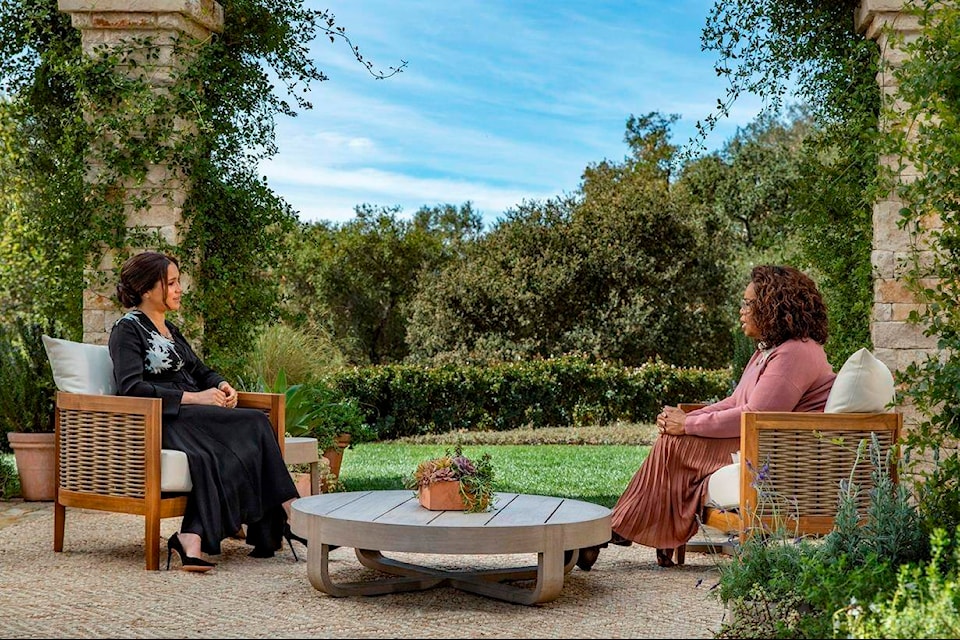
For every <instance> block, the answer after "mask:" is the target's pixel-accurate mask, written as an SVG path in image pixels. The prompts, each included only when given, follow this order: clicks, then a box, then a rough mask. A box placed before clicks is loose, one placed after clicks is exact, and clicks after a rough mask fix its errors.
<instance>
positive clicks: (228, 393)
mask: <svg viewBox="0 0 960 640" xmlns="http://www.w3.org/2000/svg"><path fill="white" fill-rule="evenodd" d="M217 389H219V390H220V391H222V392H223V393H224V396H225V402H226V404H224V405H223V406H225V407H226V408H228V409H233V408H234V407H236V406H237V400H238V399H239V396H238V395H237V390H236V389H234V388H233V385H231V384H230V383H229V382H227V381H226V380H224V381H223V382H221V383H220V385H219V386H218V387H217Z"/></svg>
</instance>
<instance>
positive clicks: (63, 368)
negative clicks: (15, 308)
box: [43, 336, 117, 395]
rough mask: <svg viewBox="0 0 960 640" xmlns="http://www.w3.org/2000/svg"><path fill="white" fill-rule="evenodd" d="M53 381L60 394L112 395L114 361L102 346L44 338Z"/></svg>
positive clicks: (115, 389) (114, 389)
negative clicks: (63, 392)
mask: <svg viewBox="0 0 960 640" xmlns="http://www.w3.org/2000/svg"><path fill="white" fill-rule="evenodd" d="M43 346H44V348H45V349H46V350H47V357H48V358H49V359H50V368H51V369H52V370H53V381H54V382H55V383H56V384H57V389H59V390H60V391H68V392H70V393H90V394H97V395H113V394H114V393H116V391H117V387H116V385H115V384H114V382H113V360H111V359H110V350H109V349H107V347H106V346H105V345H100V344H84V343H82V342H71V341H70V340H61V339H59V338H51V337H50V336H43Z"/></svg>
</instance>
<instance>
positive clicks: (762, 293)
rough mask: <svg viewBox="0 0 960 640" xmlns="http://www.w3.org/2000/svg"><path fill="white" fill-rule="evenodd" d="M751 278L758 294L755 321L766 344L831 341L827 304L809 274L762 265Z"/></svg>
mask: <svg viewBox="0 0 960 640" xmlns="http://www.w3.org/2000/svg"><path fill="white" fill-rule="evenodd" d="M750 281H751V282H752V283H753V288H754V291H755V292H756V296H757V301H756V303H754V305H753V307H752V308H751V312H752V314H753V316H752V317H753V322H754V323H755V324H756V325H757V329H758V330H759V331H760V336H761V338H760V340H761V342H763V343H764V344H765V346H767V347H775V346H777V345H778V344H782V343H784V342H786V341H787V340H794V339H804V340H806V339H810V340H815V341H817V342H818V343H820V344H824V343H825V342H826V341H827V306H826V305H825V304H824V302H823V296H821V295H820V290H819V289H817V285H816V284H814V282H813V280H811V279H810V277H809V276H807V275H806V274H804V273H803V272H801V271H799V270H797V269H794V268H793V267H780V266H774V265H758V266H756V267H754V268H753V270H752V271H751V272H750Z"/></svg>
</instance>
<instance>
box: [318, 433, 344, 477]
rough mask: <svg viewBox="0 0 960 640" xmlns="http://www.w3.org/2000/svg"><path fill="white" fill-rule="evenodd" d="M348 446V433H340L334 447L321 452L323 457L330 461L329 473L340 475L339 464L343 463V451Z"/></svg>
mask: <svg viewBox="0 0 960 640" xmlns="http://www.w3.org/2000/svg"><path fill="white" fill-rule="evenodd" d="M349 446H350V434H349V433H341V434H340V435H339V436H337V439H336V447H331V448H330V449H326V450H324V452H323V457H324V458H326V459H327V461H328V462H329V463H330V473H332V474H333V475H335V476H337V477H338V478H339V477H340V465H341V464H342V463H343V452H344V450H345V449H346V448H347V447H349Z"/></svg>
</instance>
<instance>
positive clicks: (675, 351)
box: [409, 113, 730, 366]
mask: <svg viewBox="0 0 960 640" xmlns="http://www.w3.org/2000/svg"><path fill="white" fill-rule="evenodd" d="M674 119H675V118H664V117H662V116H660V115H659V114H655V113H654V114H649V115H648V116H645V117H643V118H635V117H632V116H631V118H630V119H629V120H628V126H627V134H626V136H625V139H626V141H627V143H628V145H629V146H630V148H631V149H632V151H633V155H632V156H631V157H629V158H628V159H627V160H626V161H624V162H623V163H615V162H610V161H603V162H600V163H598V164H597V165H594V166H591V167H588V168H587V170H586V171H585V173H584V179H583V183H582V185H581V188H580V190H579V192H578V193H577V194H575V195H573V196H567V197H560V198H555V199H552V200H548V201H545V202H529V203H524V204H521V205H519V206H518V207H516V208H515V209H512V210H510V211H508V212H507V213H506V216H505V217H504V218H503V219H501V220H500V221H498V223H497V224H496V225H495V226H494V228H493V229H491V231H490V232H489V233H487V234H486V235H485V236H483V237H482V238H480V239H479V240H478V241H477V242H476V243H474V244H471V245H469V246H468V247H467V248H466V252H465V256H464V259H463V260H462V261H458V262H455V263H450V264H449V265H447V267H446V268H445V269H444V270H443V271H442V272H440V273H438V274H435V275H433V276H432V277H430V278H428V279H426V280H425V281H424V283H423V287H422V288H421V290H420V291H419V292H418V294H417V297H416V299H415V302H414V304H413V316H412V319H411V326H410V331H409V338H410V345H411V351H412V356H413V357H414V358H417V359H436V358H439V359H449V358H478V359H513V358H530V357H546V356H552V355H559V354H563V353H568V352H582V353H587V354H590V355H592V356H594V357H597V358H611V359H617V360H620V361H622V362H624V363H627V364H640V363H643V362H645V361H646V360H648V359H652V358H656V357H662V358H663V359H664V360H666V361H667V362H672V363H677V364H681V363H686V364H697V365H702V366H717V365H718V364H719V363H721V362H726V358H727V355H728V346H729V328H730V325H729V319H728V318H727V317H726V316H725V315H724V314H723V311H722V310H720V309H719V308H718V306H717V305H716V301H717V300H721V299H724V297H725V293H726V277H727V273H726V270H725V269H724V268H723V267H722V266H721V263H720V260H719V254H717V253H714V250H713V249H712V248H711V246H710V244H709V243H708V242H706V238H705V237H704V236H703V234H702V233H701V232H700V230H699V229H697V228H696V227H695V226H694V225H692V224H690V223H689V222H688V221H687V219H686V216H685V215H684V210H683V208H682V207H681V206H679V205H681V204H685V203H683V202H676V201H674V200H673V198H672V196H671V190H670V185H669V171H668V167H669V166H670V162H669V161H670V160H671V159H672V154H673V153H674V152H675V147H673V146H672V145H670V144H669V135H668V130H669V126H670V124H671V123H672V122H673V120H674Z"/></svg>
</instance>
